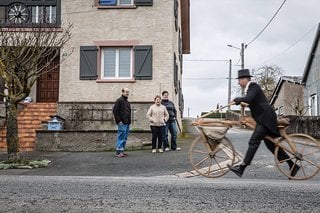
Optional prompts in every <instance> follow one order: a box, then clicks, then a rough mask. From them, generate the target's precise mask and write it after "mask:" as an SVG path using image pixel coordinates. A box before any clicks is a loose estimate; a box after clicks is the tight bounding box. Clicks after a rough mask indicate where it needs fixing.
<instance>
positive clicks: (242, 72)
mask: <svg viewBox="0 0 320 213" xmlns="http://www.w3.org/2000/svg"><path fill="white" fill-rule="evenodd" d="M248 77H252V75H250V71H249V70H248V69H243V70H238V78H237V79H239V78H248Z"/></svg>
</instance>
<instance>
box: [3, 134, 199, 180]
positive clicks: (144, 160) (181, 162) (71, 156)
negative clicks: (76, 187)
mask: <svg viewBox="0 0 320 213" xmlns="http://www.w3.org/2000/svg"><path fill="white" fill-rule="evenodd" d="M194 137H195V135H193V134H185V135H184V137H182V138H181V137H179V138H178V146H179V147H181V148H182V150H181V151H169V152H164V153H162V154H160V153H157V154H152V153H151V147H150V149H147V150H137V151H127V152H126V153H128V154H129V156H128V157H125V158H116V157H115V156H114V155H115V153H114V152H40V151H33V152H21V157H22V159H27V160H44V159H47V160H50V161H51V163H50V164H49V166H48V167H44V168H38V169H8V170H0V175H38V176H146V177H148V176H163V175H175V174H177V173H181V172H185V171H188V170H191V165H190V163H189V159H188V152H189V147H190V144H191V142H192V140H193V138H194ZM6 159H7V153H5V152H0V161H3V160H6Z"/></svg>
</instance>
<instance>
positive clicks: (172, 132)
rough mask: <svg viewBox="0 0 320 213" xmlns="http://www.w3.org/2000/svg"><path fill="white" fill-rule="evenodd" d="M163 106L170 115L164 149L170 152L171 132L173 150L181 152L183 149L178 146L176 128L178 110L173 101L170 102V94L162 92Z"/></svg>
mask: <svg viewBox="0 0 320 213" xmlns="http://www.w3.org/2000/svg"><path fill="white" fill-rule="evenodd" d="M161 104H162V105H164V106H165V107H166V108H167V111H168V113H169V120H168V121H167V122H166V129H165V135H164V139H163V148H164V151H165V152H167V151H169V150H170V149H169V140H168V132H169V131H170V135H171V150H173V151H180V150H181V148H180V147H178V146H177V126H176V117H177V110H176V108H175V106H174V104H173V102H172V101H170V100H169V92H168V91H163V92H162V100H161Z"/></svg>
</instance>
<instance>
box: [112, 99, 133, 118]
mask: <svg viewBox="0 0 320 213" xmlns="http://www.w3.org/2000/svg"><path fill="white" fill-rule="evenodd" d="M112 112H113V116H114V119H115V120H116V123H117V124H119V123H120V122H122V123H124V124H131V106H130V103H129V101H128V97H125V96H123V95H122V96H121V97H120V98H118V99H117V101H116V102H115V103H114V106H113V110H112Z"/></svg>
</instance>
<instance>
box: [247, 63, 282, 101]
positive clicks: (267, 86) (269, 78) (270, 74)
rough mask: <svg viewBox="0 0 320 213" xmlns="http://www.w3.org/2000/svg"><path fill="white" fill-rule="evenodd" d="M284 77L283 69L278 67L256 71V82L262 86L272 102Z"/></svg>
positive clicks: (264, 67)
mask: <svg viewBox="0 0 320 213" xmlns="http://www.w3.org/2000/svg"><path fill="white" fill-rule="evenodd" d="M281 75H282V69H281V68H280V67H278V66H276V65H272V66H267V65H265V66H263V67H260V68H258V69H257V70H254V73H253V76H254V77H255V81H256V82H257V83H258V84H259V85H260V86H261V88H262V90H263V92H264V94H265V95H266V96H267V98H268V99H269V100H270V98H271V96H272V94H273V91H274V89H275V87H276V85H277V82H278V80H279V78H280V76H281Z"/></svg>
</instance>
